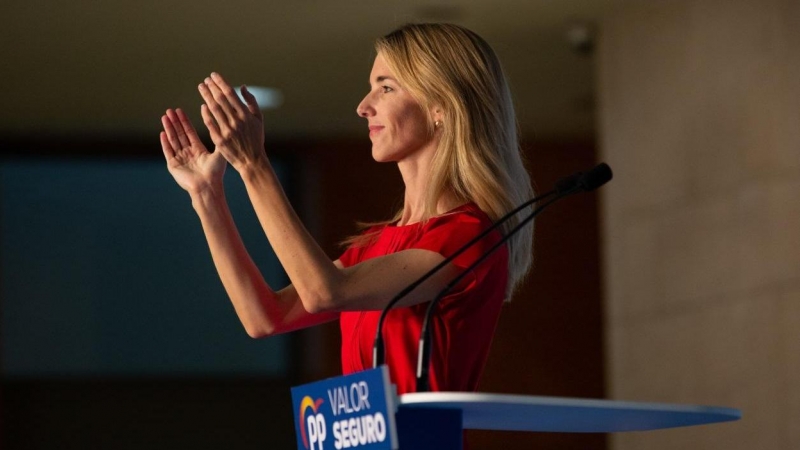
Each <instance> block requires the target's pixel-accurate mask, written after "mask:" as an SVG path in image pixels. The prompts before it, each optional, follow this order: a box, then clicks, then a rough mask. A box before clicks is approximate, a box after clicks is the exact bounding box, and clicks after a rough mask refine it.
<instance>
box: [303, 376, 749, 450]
mask: <svg viewBox="0 0 800 450" xmlns="http://www.w3.org/2000/svg"><path fill="white" fill-rule="evenodd" d="M292 398H293V402H294V405H295V418H296V420H295V425H296V426H295V428H296V431H297V447H298V449H300V450H317V449H319V450H323V449H335V450H341V449H349V448H353V449H362V448H363V449H369V450H371V449H396V448H400V449H401V450H407V449H412V450H429V449H430V450H434V449H435V450H449V449H452V450H460V449H462V448H463V442H462V439H463V431H464V430H465V429H479V430H508V431H553V432H567V433H605V432H623V431H647V430H657V429H663V428H675V427H686V426H692V425H704V424H712V423H718V422H727V421H733V420H738V419H740V418H741V415H742V414H741V411H739V410H737V409H733V408H724V407H712V406H696V405H676V404H664V403H641V402H624V401H614V400H590V399H573V398H559V397H537V396H528V395H503V394H486V393H473V392H426V393H415V394H405V395H400V396H396V395H394V388H393V386H392V385H391V384H390V383H389V375H388V369H387V368H386V366H381V367H379V368H377V369H372V370H367V371H364V372H359V373H356V374H352V375H347V376H343V377H336V378H331V379H328V380H323V381H319V382H316V383H311V384H307V385H303V386H299V387H296V388H293V389H292Z"/></svg>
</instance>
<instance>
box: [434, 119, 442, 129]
mask: <svg viewBox="0 0 800 450" xmlns="http://www.w3.org/2000/svg"><path fill="white" fill-rule="evenodd" d="M441 124H442V122H439V121H438V120H437V121H436V122H433V128H439V125H441Z"/></svg>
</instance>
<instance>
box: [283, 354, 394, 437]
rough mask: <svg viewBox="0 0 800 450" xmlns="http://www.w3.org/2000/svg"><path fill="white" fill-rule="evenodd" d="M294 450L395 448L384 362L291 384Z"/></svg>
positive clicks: (391, 394)
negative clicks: (367, 368)
mask: <svg viewBox="0 0 800 450" xmlns="http://www.w3.org/2000/svg"><path fill="white" fill-rule="evenodd" d="M292 404H294V414H295V420H294V428H295V432H296V433H297V448H298V450H325V449H329V450H333V449H335V450H341V449H345V448H353V449H359V450H361V449H364V450H377V449H386V450H395V449H397V447H398V444H397V428H396V427H395V422H394V413H395V411H396V409H397V407H396V404H395V394H394V389H393V387H392V385H391V383H390V382H389V369H388V368H387V367H386V366H381V367H378V368H377V369H371V370H365V371H363V372H358V373H354V374H351V375H346V376H341V377H336V378H329V379H327V380H322V381H317V382H315V383H310V384H305V385H303V386H297V387H294V388H292Z"/></svg>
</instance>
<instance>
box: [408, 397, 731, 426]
mask: <svg viewBox="0 0 800 450" xmlns="http://www.w3.org/2000/svg"><path fill="white" fill-rule="evenodd" d="M398 403H399V406H400V407H402V408H413V407H425V408H454V409H461V410H462V411H463V420H464V428H465V429H479V430H509V431H554V432H569V433H605V432H619V431H644V430H657V429H662V428H674V427H685V426H691V425H703V424H710V423H717V422H727V421H732V420H738V419H740V418H741V417H742V413H741V411H739V410H737V409H733V408H723V407H711V406H696V405H677V404H664V403H641V402H623V401H614V400H591V399H576V398H559V397H537V396H527V395H503V394H483V393H474V392H424V393H415V394H405V395H401V396H400V397H399V401H398Z"/></svg>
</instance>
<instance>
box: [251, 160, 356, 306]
mask: <svg viewBox="0 0 800 450" xmlns="http://www.w3.org/2000/svg"><path fill="white" fill-rule="evenodd" d="M239 173H240V175H241V176H242V179H243V180H244V183H245V187H246V188H247V193H248V195H249V196H250V200H251V202H252V204H253V207H254V209H255V212H256V215H257V216H258V220H259V222H261V226H262V227H263V229H264V232H265V233H266V235H267V238H268V239H269V242H270V244H271V245H272V248H273V250H274V251H275V253H276V254H277V256H278V259H279V260H280V262H281V264H282V266H283V268H284V270H285V271H286V273H287V275H288V276H289V279H290V280H291V281H292V285H293V286H294V288H295V289H296V290H297V293H298V295H299V297H300V301H301V302H302V303H303V305H304V307H305V309H306V310H307V311H309V312H312V313H315V312H320V311H325V310H331V309H335V308H334V302H335V301H336V300H341V298H339V299H337V298H336V297H337V295H338V292H337V291H338V290H339V289H338V288H339V285H340V284H341V283H342V282H343V281H344V277H343V275H342V273H341V271H340V270H339V268H338V267H337V266H336V265H335V264H334V263H333V262H332V261H331V259H330V258H329V257H328V255H326V254H325V252H324V251H323V250H322V248H321V247H320V246H319V244H317V242H316V241H315V240H314V239H313V237H312V236H311V235H310V234H309V233H308V231H307V230H306V228H305V227H304V226H303V224H302V222H300V219H299V218H298V217H297V214H296V213H295V211H294V209H293V208H292V206H291V204H290V203H289V200H288V199H287V198H286V195H285V193H284V191H283V188H282V187H281V185H280V183H279V181H278V178H277V176H276V175H275V172H274V170H273V169H272V167H271V165H270V164H269V162H263V163H261V164H258V165H251V166H248V167H246V168H244V169H242V170H240V172H239Z"/></svg>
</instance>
